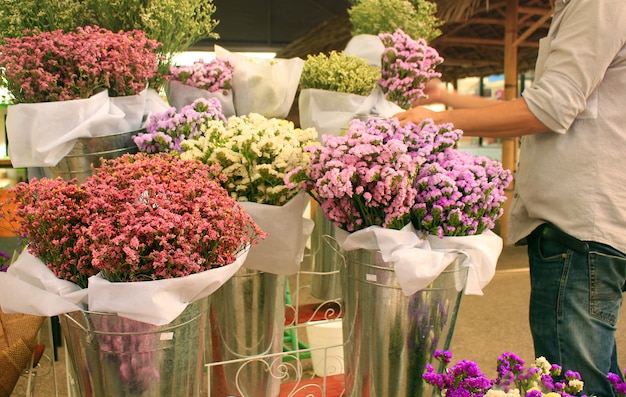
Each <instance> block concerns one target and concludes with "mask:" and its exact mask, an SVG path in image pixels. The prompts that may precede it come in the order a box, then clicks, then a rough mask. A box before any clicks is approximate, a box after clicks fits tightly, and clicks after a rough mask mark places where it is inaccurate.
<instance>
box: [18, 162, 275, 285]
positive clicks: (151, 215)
mask: <svg viewBox="0 0 626 397" xmlns="http://www.w3.org/2000/svg"><path fill="white" fill-rule="evenodd" d="M214 173H215V170H214V169H212V168H211V167H209V166H207V165H204V164H201V163H200V162H199V161H194V160H182V159H179V158H177V157H174V156H172V155H170V154H166V153H160V154H154V155H146V154H144V153H137V154H126V155H123V156H121V157H119V158H116V159H114V160H106V161H105V162H104V163H103V164H102V165H101V166H100V167H99V168H98V170H97V172H95V173H94V174H93V175H91V176H89V177H87V179H86V181H85V182H84V183H83V184H82V185H77V184H76V183H75V181H65V180H62V179H61V178H57V179H54V180H51V179H47V178H43V179H40V180H36V179H33V180H31V181H29V182H21V183H19V184H18V185H16V186H15V187H13V188H11V191H12V193H14V194H15V197H16V200H17V202H18V204H19V205H18V207H17V210H16V211H15V219H21V220H22V222H20V223H19V225H20V226H19V230H18V232H19V235H21V236H24V238H25V241H26V242H27V243H28V250H29V252H30V253H31V254H33V255H35V256H37V257H38V258H39V259H41V260H42V261H43V262H44V263H46V265H47V266H48V268H50V269H51V270H52V271H53V272H54V274H55V275H56V276H57V277H58V278H61V279H64V280H69V281H72V282H74V283H75V284H77V285H79V286H81V287H86V286H87V279H88V278H89V277H90V276H92V275H94V274H96V273H98V272H100V273H101V274H102V276H103V277H104V278H105V279H107V280H109V281H114V282H134V281H147V280H159V279H166V278H174V277H184V276H186V275H190V274H193V273H199V272H202V271H205V270H209V269H212V268H215V267H220V266H224V265H228V264H230V263H233V262H234V261H235V259H236V257H237V256H238V255H239V253H240V252H242V251H243V250H244V249H246V248H247V247H248V246H251V245H254V244H256V242H257V241H258V240H259V239H261V238H264V237H265V233H264V232H263V231H261V230H260V229H259V227H258V226H257V225H256V223H254V221H253V220H252V218H250V216H249V215H248V214H247V212H246V211H245V210H244V209H243V208H241V207H239V206H238V205H236V202H235V200H233V199H232V198H230V197H229V196H228V193H227V192H226V191H225V190H224V189H223V188H222V187H221V186H220V182H219V180H215V179H214V178H212V177H211V176H212V175H213V174H214Z"/></svg>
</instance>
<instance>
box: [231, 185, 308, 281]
mask: <svg viewBox="0 0 626 397" xmlns="http://www.w3.org/2000/svg"><path fill="white" fill-rule="evenodd" d="M309 201H310V198H309V196H308V195H307V194H306V193H305V192H300V193H298V194H297V195H296V196H295V197H294V198H292V199H291V200H289V202H287V203H286V204H285V205H283V206H275V205H267V204H258V203H251V202H242V203H239V204H240V205H241V206H242V207H243V208H245V210H246V211H247V212H248V214H250V216H251V217H252V219H253V220H254V221H255V222H256V223H257V225H259V227H260V228H261V229H262V230H263V231H265V232H267V238H266V239H265V240H261V241H260V242H259V243H258V244H257V245H255V246H254V247H252V248H250V252H249V253H248V258H247V259H246V262H245V263H244V266H245V267H246V268H248V269H253V270H259V271H263V272H266V273H272V274H281V275H290V274H295V273H297V272H298V270H300V263H301V262H302V260H303V259H304V248H305V246H306V243H307V240H308V239H309V237H310V236H311V233H312V232H313V226H314V224H313V221H312V220H311V219H306V218H305V217H303V214H304V210H305V209H306V207H307V205H308V204H309Z"/></svg>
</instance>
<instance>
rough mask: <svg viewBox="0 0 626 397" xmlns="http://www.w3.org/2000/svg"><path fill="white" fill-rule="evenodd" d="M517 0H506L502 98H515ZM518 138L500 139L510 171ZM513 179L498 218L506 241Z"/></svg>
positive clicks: (503, 155)
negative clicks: (502, 210)
mask: <svg viewBox="0 0 626 397" xmlns="http://www.w3.org/2000/svg"><path fill="white" fill-rule="evenodd" d="M517 17H518V0H506V14H505V33H504V99H505V100H511V99H514V98H517V96H518V88H517V77H518V70H517V43H516V40H517V31H518V23H517ZM518 147H519V138H505V139H503V140H502V166H503V167H504V168H506V169H508V170H510V171H511V172H515V169H516V167H517V153H518ZM514 187H515V181H513V182H511V184H510V185H509V187H508V188H507V190H506V196H507V201H506V203H505V205H504V216H502V217H501V218H500V236H501V237H502V238H503V239H504V240H505V241H506V238H507V233H508V219H507V218H508V213H509V205H510V203H511V199H512V198H513V191H514Z"/></svg>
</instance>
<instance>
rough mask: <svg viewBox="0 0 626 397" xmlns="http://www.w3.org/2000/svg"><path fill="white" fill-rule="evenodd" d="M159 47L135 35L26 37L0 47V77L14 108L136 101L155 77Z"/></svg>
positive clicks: (89, 30)
mask: <svg viewBox="0 0 626 397" xmlns="http://www.w3.org/2000/svg"><path fill="white" fill-rule="evenodd" d="M158 45H159V44H158V43H157V42H156V41H154V40H151V39H149V38H148V37H147V36H146V35H145V34H144V33H143V32H141V31H138V30H134V31H129V32H119V33H113V32H111V31H109V30H107V29H103V28H98V27H89V26H87V27H84V28H80V27H79V28H77V29H76V31H73V32H67V33H64V32H63V31H61V30H56V31H53V32H37V31H30V32H26V34H25V35H24V36H22V37H19V38H7V39H5V40H4V43H3V44H0V75H1V76H2V77H4V79H6V84H7V88H8V89H9V91H10V92H11V94H12V95H13V98H14V99H13V103H38V102H52V101H67V100H72V99H85V98H89V97H90V96H92V95H94V94H96V93H98V92H100V91H102V90H108V92H109V96H111V97H116V96H126V95H136V94H139V93H140V92H141V91H143V90H145V89H146V86H147V85H148V80H149V79H150V78H152V77H154V76H155V74H156V72H157V55H156V49H157V47H158Z"/></svg>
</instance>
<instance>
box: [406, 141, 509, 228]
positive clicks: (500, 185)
mask: <svg viewBox="0 0 626 397" xmlns="http://www.w3.org/2000/svg"><path fill="white" fill-rule="evenodd" d="M511 180H512V175H511V173H510V171H508V170H505V169H504V168H503V167H502V164H501V163H499V162H497V161H495V160H492V159H490V158H488V157H482V156H480V157H475V156H474V155H472V154H471V153H466V152H462V151H458V150H454V149H452V148H447V149H445V150H444V151H442V152H438V153H434V154H432V155H431V156H429V158H428V160H427V161H426V162H425V163H424V164H423V165H422V167H421V168H420V170H419V173H418V175H417V178H416V181H415V187H416V189H417V191H418V193H417V197H416V199H415V205H414V206H413V208H412V209H411V221H412V222H413V225H414V226H415V229H416V230H417V232H418V234H420V235H421V236H426V235H429V234H432V235H436V236H439V237H444V236H468V235H474V234H480V233H482V232H484V231H485V230H489V229H492V228H493V227H494V226H495V221H496V220H497V219H498V218H499V217H500V216H501V215H502V213H503V205H504V202H505V200H506V195H505V192H504V189H505V188H506V187H507V186H508V185H509V183H510V182H511Z"/></svg>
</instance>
